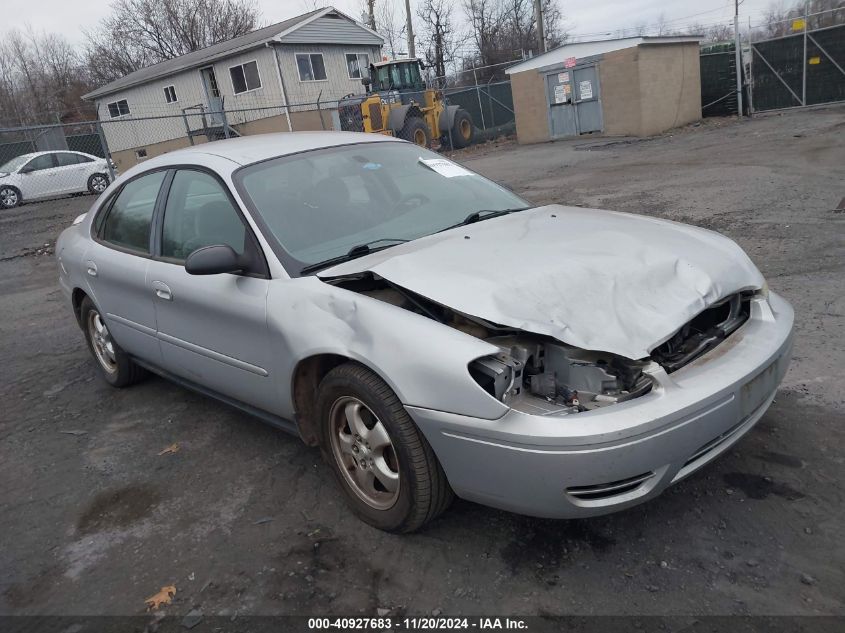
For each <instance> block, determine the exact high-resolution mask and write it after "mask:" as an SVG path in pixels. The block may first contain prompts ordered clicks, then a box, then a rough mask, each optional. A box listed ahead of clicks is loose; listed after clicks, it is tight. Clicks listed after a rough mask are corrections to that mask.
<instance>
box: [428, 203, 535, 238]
mask: <svg viewBox="0 0 845 633" xmlns="http://www.w3.org/2000/svg"><path fill="white" fill-rule="evenodd" d="M530 208H531V207H517V208H515V209H479V210H478V211H473V212H472V213H470V214H469V215H468V216H467V217H465V218H464V219H463V220H461V221H460V222H458V223H457V224H452V225H451V226H447V227H446V228H445V229H440V230H439V231H438V233H442V232H443V231H448V230H449V229H456V228H458V227H459V226H466V225H467V224H475V223H476V222H480V221H481V220H489V219H490V218H497V217H499V216H500V215H507V214H508V213H517V212H518V211H525V210H526V209H530Z"/></svg>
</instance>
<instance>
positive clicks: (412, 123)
mask: <svg viewBox="0 0 845 633" xmlns="http://www.w3.org/2000/svg"><path fill="white" fill-rule="evenodd" d="M399 138H402V139H405V140H406V141H410V142H411V143H413V144H414V145H419V146H420V147H431V132H430V131H429V129H428V126H427V125H426V124H425V121H423V120H422V119H421V118H419V117H416V116H414V117H410V118H409V119H405V125H404V126H403V127H402V130H401V131H400V132H399Z"/></svg>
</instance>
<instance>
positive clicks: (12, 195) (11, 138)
mask: <svg viewBox="0 0 845 633" xmlns="http://www.w3.org/2000/svg"><path fill="white" fill-rule="evenodd" d="M114 176H115V173H114V169H113V164H112V163H111V161H110V160H109V157H108V148H107V146H106V143H105V139H104V137H103V133H102V129H101V128H100V125H99V123H97V122H95V121H94V122H91V121H88V122H81V123H70V124H57V125H40V126H34V127H22V128H3V129H0V208H5V209H11V208H14V207H16V206H18V205H19V204H22V203H23V202H29V201H34V200H40V199H44V198H54V197H58V196H64V195H72V194H86V193H90V194H100V193H102V191H103V190H104V189H105V188H106V187H107V186H108V184H109V182H111V180H112V179H114Z"/></svg>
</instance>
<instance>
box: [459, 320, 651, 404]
mask: <svg viewBox="0 0 845 633" xmlns="http://www.w3.org/2000/svg"><path fill="white" fill-rule="evenodd" d="M486 340H487V341H488V342H490V343H493V344H494V345H497V346H498V347H499V349H500V350H501V352H500V353H499V354H495V355H493V356H485V357H483V358H479V359H477V360H475V361H473V362H472V363H470V365H469V371H470V375H472V377H473V378H474V379H475V381H476V382H477V383H478V384H479V386H481V387H482V388H483V389H484V390H485V391H487V393H489V394H490V395H491V396H493V397H494V398H496V399H497V400H501V401H502V402H505V403H507V404H509V405H510V406H512V407H513V408H515V409H518V410H523V411H526V412H529V413H539V414H544V415H547V414H549V413H577V412H579V411H587V410H590V409H595V408H598V407H604V406H608V405H611V404H614V403H617V402H623V401H625V400H630V399H632V398H636V397H639V396H642V395H644V394H646V393H648V392H649V391H650V390H651V387H652V382H651V379H650V378H649V377H648V376H647V375H646V374H644V373H643V371H642V368H643V363H640V362H636V361H631V360H628V359H625V358H622V357H620V356H616V355H613V354H606V353H602V352H589V351H584V350H579V349H575V348H572V347H569V346H566V345H563V344H561V343H558V342H557V341H553V340H545V339H539V338H538V339H534V338H533V337H528V336H502V337H492V338H488V339H486Z"/></svg>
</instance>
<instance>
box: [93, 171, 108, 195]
mask: <svg viewBox="0 0 845 633" xmlns="http://www.w3.org/2000/svg"><path fill="white" fill-rule="evenodd" d="M108 186H109V177H108V176H107V175H106V174H91V175H90V176H89V177H88V191H89V192H91V193H92V194H94V195H95V196H99V195H100V194H101V193H103V192H104V191H105V190H106V187H108Z"/></svg>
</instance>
